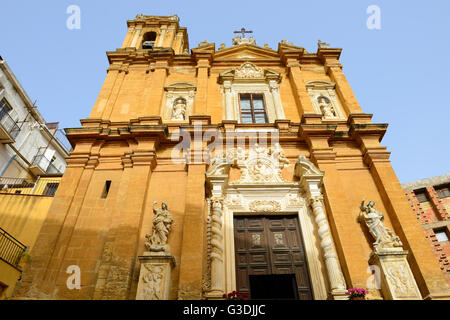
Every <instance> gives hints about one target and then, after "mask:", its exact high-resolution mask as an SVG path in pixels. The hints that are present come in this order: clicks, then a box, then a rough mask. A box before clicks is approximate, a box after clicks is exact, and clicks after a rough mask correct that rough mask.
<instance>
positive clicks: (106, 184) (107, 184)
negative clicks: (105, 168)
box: [102, 180, 111, 199]
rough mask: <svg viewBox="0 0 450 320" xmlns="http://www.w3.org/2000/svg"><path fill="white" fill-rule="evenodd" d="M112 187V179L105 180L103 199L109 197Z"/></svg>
mask: <svg viewBox="0 0 450 320" xmlns="http://www.w3.org/2000/svg"><path fill="white" fill-rule="evenodd" d="M110 188H111V181H109V180H107V181H106V182H105V188H104V189H103V193H102V199H106V198H107V197H108V193H109V189H110Z"/></svg>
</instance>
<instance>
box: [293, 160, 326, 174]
mask: <svg viewBox="0 0 450 320" xmlns="http://www.w3.org/2000/svg"><path fill="white" fill-rule="evenodd" d="M295 174H296V175H297V176H298V177H302V176H304V175H319V176H322V175H323V174H324V172H323V171H320V170H319V169H318V168H317V167H316V166H315V165H314V164H313V163H312V162H311V161H308V159H306V157H305V156H303V155H299V156H298V161H297V163H296V164H295Z"/></svg>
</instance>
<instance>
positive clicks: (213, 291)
mask: <svg viewBox="0 0 450 320" xmlns="http://www.w3.org/2000/svg"><path fill="white" fill-rule="evenodd" d="M341 51H342V49H337V48H331V47H330V46H329V45H328V44H326V43H323V42H320V41H319V47H318V50H317V52H315V53H310V52H307V51H306V50H305V49H304V48H302V47H300V46H297V45H295V44H293V43H290V42H288V41H286V40H283V41H281V42H280V43H279V44H278V48H276V49H272V48H269V46H268V45H264V46H259V45H257V44H256V41H255V39H253V38H252V37H250V38H248V37H245V34H243V36H240V35H237V36H236V37H235V38H234V39H233V45H232V46H231V47H226V46H225V45H224V44H222V45H220V47H218V48H216V45H215V44H214V43H209V42H207V41H204V42H202V43H200V44H199V45H198V46H197V47H196V48H193V49H191V50H189V41H188V34H187V29H186V28H184V27H181V26H180V24H179V18H178V17H177V16H145V15H138V16H137V17H136V18H135V19H134V20H130V21H128V33H127V35H126V38H125V40H124V42H123V45H122V47H121V48H119V49H117V50H115V51H110V52H107V56H108V59H109V63H110V67H109V68H108V70H107V75H106V80H105V82H104V84H103V87H102V89H101V91H100V94H99V97H98V99H97V101H96V103H95V105H94V107H93V109H92V112H91V114H90V116H89V117H88V118H87V119H83V120H81V127H79V128H71V129H66V133H67V137H68V138H69V140H70V141H71V143H72V146H73V151H72V152H71V155H70V157H69V158H68V159H67V163H68V166H67V169H66V172H65V174H64V176H63V179H62V181H61V184H60V187H59V189H58V191H57V193H56V196H55V198H54V200H53V203H52V206H51V208H50V210H49V212H48V215H47V218H46V220H45V223H44V224H43V226H42V229H41V231H40V234H39V237H38V239H37V241H36V245H35V247H34V248H33V250H32V252H31V261H30V263H29V264H28V265H27V267H26V269H25V270H24V274H23V276H22V280H21V283H20V284H19V285H18V288H17V290H16V294H15V297H16V298H17V299H142V300H158V299H170V300H176V299H185V300H186V299H194V300H195V299H221V298H222V297H223V295H224V294H226V293H228V292H231V291H234V290H238V291H240V292H245V293H248V294H249V295H250V298H253V299H255V298H292V299H304V300H308V299H316V300H325V299H337V300H340V299H347V296H346V291H347V289H349V288H352V287H360V288H366V289H369V291H370V294H369V296H368V298H370V299H386V300H389V299H446V298H450V291H449V287H448V284H447V283H446V281H445V278H444V276H443V275H442V273H441V270H440V267H439V264H438V263H437V261H436V259H435V258H434V255H433V252H432V250H431V249H430V246H429V244H428V243H427V240H426V239H425V238H424V235H423V231H422V229H421V227H420V225H419V224H418V222H417V221H416V218H415V216H414V215H413V213H412V209H411V206H410V205H409V203H408V200H407V198H406V197H405V194H404V192H403V190H402V187H401V185H400V183H399V181H398V179H397V177H396V175H395V173H394V171H393V169H392V166H391V163H390V161H389V156H390V152H389V151H387V149H386V147H384V146H382V144H381V140H382V138H383V136H384V134H385V132H386V130H387V124H384V123H382V124H379V123H372V121H371V118H372V115H371V114H367V113H364V112H363V110H362V109H361V107H360V105H359V103H358V101H357V99H356V98H355V95H354V93H353V91H352V89H351V87H350V85H349V83H348V82H347V80H346V78H345V76H344V74H343V72H342V65H341V63H340V62H339V57H340V55H341ZM363 199H366V200H367V201H366V200H363ZM73 270H75V271H74V272H75V275H76V270H78V271H79V274H78V276H79V279H78V280H77V279H75V280H74V277H73V275H74V274H72V271H73ZM71 281H75V282H74V283H75V284H76V282H77V281H79V286H78V285H75V287H74V286H71ZM267 287H269V288H276V290H272V291H274V292H267V290H266V291H265V289H264V288H267ZM270 294H271V295H270Z"/></svg>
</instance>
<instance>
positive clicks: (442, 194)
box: [434, 185, 450, 199]
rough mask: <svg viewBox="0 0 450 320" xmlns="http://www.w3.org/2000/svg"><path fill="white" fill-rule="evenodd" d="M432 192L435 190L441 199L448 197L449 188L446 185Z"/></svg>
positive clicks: (449, 193) (449, 194) (449, 195)
mask: <svg viewBox="0 0 450 320" xmlns="http://www.w3.org/2000/svg"><path fill="white" fill-rule="evenodd" d="M434 190H436V193H437V194H438V196H439V198H441V199H443V198H448V197H450V187H449V186H448V185H444V186H438V187H435V188H434Z"/></svg>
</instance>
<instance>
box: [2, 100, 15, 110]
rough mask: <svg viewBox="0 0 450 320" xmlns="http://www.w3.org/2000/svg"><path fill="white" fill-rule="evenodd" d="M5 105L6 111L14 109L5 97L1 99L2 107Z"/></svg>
mask: <svg viewBox="0 0 450 320" xmlns="http://www.w3.org/2000/svg"><path fill="white" fill-rule="evenodd" d="M3 107H4V108H6V112H9V111H11V110H12V107H11V105H10V104H9V102H8V101H7V100H6V99H5V98H3V99H2V100H1V101H0V108H3Z"/></svg>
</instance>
